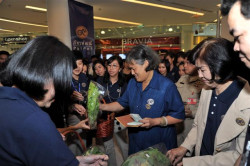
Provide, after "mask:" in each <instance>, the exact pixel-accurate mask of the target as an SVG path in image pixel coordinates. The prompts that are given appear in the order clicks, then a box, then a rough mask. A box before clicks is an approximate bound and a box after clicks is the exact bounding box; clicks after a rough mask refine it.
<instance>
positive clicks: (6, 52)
mask: <svg viewBox="0 0 250 166" xmlns="http://www.w3.org/2000/svg"><path fill="white" fill-rule="evenodd" d="M2 54H5V55H7V56H8V57H9V56H10V53H9V52H8V51H4V50H2V51H0V55H2Z"/></svg>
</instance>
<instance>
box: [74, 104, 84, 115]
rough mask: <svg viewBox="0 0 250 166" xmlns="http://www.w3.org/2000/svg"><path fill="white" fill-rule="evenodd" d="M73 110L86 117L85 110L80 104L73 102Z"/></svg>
mask: <svg viewBox="0 0 250 166" xmlns="http://www.w3.org/2000/svg"><path fill="white" fill-rule="evenodd" d="M72 109H73V111H76V112H78V113H79V114H80V115H81V116H83V115H85V116H86V117H87V111H86V109H85V108H84V107H83V106H82V105H81V104H73V105H72Z"/></svg>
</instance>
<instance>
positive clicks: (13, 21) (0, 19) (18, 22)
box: [0, 18, 48, 28]
mask: <svg viewBox="0 0 250 166" xmlns="http://www.w3.org/2000/svg"><path fill="white" fill-rule="evenodd" d="M0 21H5V22H11V23H16V24H24V25H31V26H36V27H44V28H48V26H47V25H41V24H33V23H28V22H21V21H15V20H9V19H5V18H0Z"/></svg>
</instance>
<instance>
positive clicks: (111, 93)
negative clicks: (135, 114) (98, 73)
mask: <svg viewBox="0 0 250 166" xmlns="http://www.w3.org/2000/svg"><path fill="white" fill-rule="evenodd" d="M96 81H97V82H98V83H99V84H100V85H102V86H103V87H104V88H105V89H106V90H107V91H108V93H107V96H105V97H104V100H105V102H106V103H112V102H115V101H116V100H117V99H118V98H119V97H121V96H122V94H123V93H124V91H125V90H126V88H127V83H124V84H123V86H122V87H121V86H120V85H119V83H118V81H117V82H116V83H114V84H112V82H110V81H108V83H104V77H98V79H97V80H96ZM108 114H110V112H107V111H103V112H102V116H101V118H102V119H107V115H108ZM120 115H121V114H120Z"/></svg>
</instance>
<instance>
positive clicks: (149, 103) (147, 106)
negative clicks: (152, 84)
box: [145, 99, 154, 110]
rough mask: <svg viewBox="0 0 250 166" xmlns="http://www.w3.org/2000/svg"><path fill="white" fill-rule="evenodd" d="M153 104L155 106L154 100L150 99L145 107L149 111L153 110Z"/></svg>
mask: <svg viewBox="0 0 250 166" xmlns="http://www.w3.org/2000/svg"><path fill="white" fill-rule="evenodd" d="M153 104H154V99H148V100H147V104H146V105H145V106H146V108H147V109H148V110H149V109H150V108H151V105H153Z"/></svg>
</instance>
